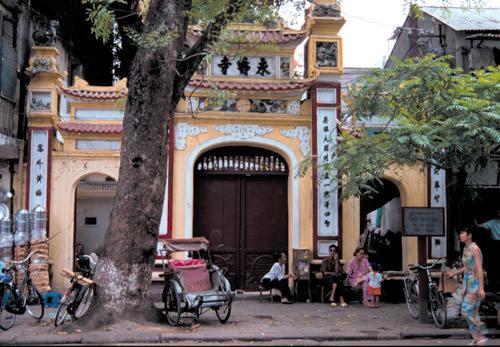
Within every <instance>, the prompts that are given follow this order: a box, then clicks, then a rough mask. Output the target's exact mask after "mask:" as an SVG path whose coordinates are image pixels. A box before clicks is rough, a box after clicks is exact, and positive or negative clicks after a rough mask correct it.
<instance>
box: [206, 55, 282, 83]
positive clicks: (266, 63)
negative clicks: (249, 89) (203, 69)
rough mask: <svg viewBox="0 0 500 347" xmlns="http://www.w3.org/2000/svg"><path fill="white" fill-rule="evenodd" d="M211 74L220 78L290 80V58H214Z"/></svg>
mask: <svg viewBox="0 0 500 347" xmlns="http://www.w3.org/2000/svg"><path fill="white" fill-rule="evenodd" d="M211 73H212V74H213V75H216V76H217V75H218V76H252V77H268V78H269V77H271V78H272V77H277V78H286V79H288V78H290V57H288V56H287V57H276V56H273V57H271V56H264V57H262V56H260V57H259V56H257V57H255V56H249V57H248V56H247V57H244V56H241V57H240V56H235V57H232V56H214V58H213V61H212V67H211Z"/></svg>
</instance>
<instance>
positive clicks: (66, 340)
mask: <svg viewBox="0 0 500 347" xmlns="http://www.w3.org/2000/svg"><path fill="white" fill-rule="evenodd" d="M489 336H490V337H498V336H500V331H495V332H494V333H493V334H491V333H490V334H489ZM425 338H427V339H428V338H436V339H442V338H455V339H470V334H469V333H468V332H467V331H452V332H442V333H436V332H433V333H430V332H429V333H425V332H421V333H415V332H411V333H407V332H400V333H399V334H398V333H385V334H366V333H360V334H356V335H354V334H336V335H328V334H324V335H319V334H316V335H314V336H308V335H303V334H290V335H283V334H268V335H226V336H220V335H219V336H216V335H213V336H202V337H201V336H196V335H191V334H168V333H156V334H155V333H148V332H128V333H126V334H121V335H120V336H110V334H109V332H104V331H97V332H89V333H87V334H72V335H53V334H50V335H49V334H46V335H36V336H18V337H17V338H14V339H0V345H62V344H94V345H103V344H104V345H106V344H108V345H109V344H127V343H131V344H134V343H144V344H160V343H175V342H183V341H197V342H200V343H203V342H206V343H210V342H215V343H217V342H219V343H224V342H229V343H231V342H236V341H238V342H251V341H254V342H270V341H273V340H288V341H289V340H302V341H304V340H308V341H316V342H325V341H366V340H370V341H374V340H377V341H395V340H409V339H425Z"/></svg>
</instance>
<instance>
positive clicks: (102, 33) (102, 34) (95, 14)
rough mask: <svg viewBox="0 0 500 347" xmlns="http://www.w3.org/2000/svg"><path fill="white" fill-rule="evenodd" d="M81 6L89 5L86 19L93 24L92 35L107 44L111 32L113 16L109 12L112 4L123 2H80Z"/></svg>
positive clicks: (96, 0)
mask: <svg viewBox="0 0 500 347" xmlns="http://www.w3.org/2000/svg"><path fill="white" fill-rule="evenodd" d="M81 1H82V4H84V5H89V8H88V10H87V19H88V20H89V21H90V22H91V23H92V24H93V25H92V28H91V32H92V34H94V35H95V36H96V37H97V38H101V39H102V40H103V42H107V41H108V40H109V39H110V37H111V33H112V32H113V25H114V23H115V20H116V18H115V14H114V12H113V11H111V10H110V7H109V6H110V5H111V4H112V3H121V4H126V1H125V0H81Z"/></svg>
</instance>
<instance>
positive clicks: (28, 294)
mask: <svg viewBox="0 0 500 347" xmlns="http://www.w3.org/2000/svg"><path fill="white" fill-rule="evenodd" d="M23 300H24V304H25V305H26V311H28V314H29V315H30V316H31V317H33V318H35V319H38V320H39V319H42V317H43V314H44V312H45V305H44V303H43V297H42V294H40V292H39V291H38V289H37V288H36V286H35V285H34V284H33V283H31V282H28V284H27V285H26V287H24V290H23Z"/></svg>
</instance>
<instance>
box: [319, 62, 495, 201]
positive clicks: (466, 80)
mask: <svg viewBox="0 0 500 347" xmlns="http://www.w3.org/2000/svg"><path fill="white" fill-rule="evenodd" d="M450 59H451V57H450V56H442V57H436V56H434V55H426V56H424V57H422V58H416V59H408V60H404V61H399V62H398V64H397V66H395V67H394V68H392V69H385V70H376V71H374V72H373V73H371V74H370V75H368V76H366V77H364V78H363V79H361V80H359V81H357V82H355V83H353V84H351V85H350V86H349V92H348V94H349V95H348V103H350V111H351V115H346V116H345V118H344V122H347V121H349V122H351V121H353V120H355V122H356V123H357V124H363V123H364V122H369V121H370V120H374V119H376V120H377V122H376V123H377V124H380V123H382V124H385V125H384V126H381V127H379V128H378V129H377V132H376V133H375V134H373V135H369V134H368V131H367V130H368V129H367V127H366V126H365V125H361V126H356V124H351V128H350V130H347V128H346V127H343V128H342V129H343V130H342V131H341V132H340V134H339V136H338V137H337V139H333V138H332V139H330V140H331V141H332V142H334V141H333V140H338V141H337V144H336V145H335V146H334V151H335V153H336V156H337V157H336V160H335V161H334V162H333V163H328V164H319V172H323V173H325V174H326V173H328V172H330V173H331V172H336V173H337V176H338V177H341V183H340V188H341V189H342V195H343V198H347V197H349V196H361V195H363V194H365V193H367V192H368V193H369V192H370V191H371V189H370V185H369V184H368V183H369V181H371V180H373V179H375V180H380V178H381V177H382V176H383V174H384V172H385V171H386V169H387V168H388V167H389V166H390V165H395V166H396V167H398V166H404V165H414V164H418V163H424V164H431V165H434V166H435V167H437V168H442V169H447V170H452V172H455V171H457V170H463V169H464V168H465V167H467V166H472V167H474V168H476V169H478V168H482V167H484V166H485V165H486V163H487V160H488V159H489V158H491V157H492V156H499V155H500V103H499V100H500V88H499V86H500V68H499V67H496V68H493V67H490V68H489V69H487V70H485V71H484V70H481V71H476V72H474V73H473V74H464V73H463V72H462V71H461V70H460V69H454V68H451V67H450V65H449V63H448V62H449V60H450ZM375 117H376V118H375ZM372 130H373V129H372ZM329 176H330V177H331V176H332V175H331V174H330V175H329Z"/></svg>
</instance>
